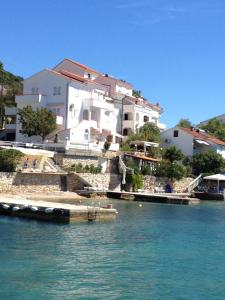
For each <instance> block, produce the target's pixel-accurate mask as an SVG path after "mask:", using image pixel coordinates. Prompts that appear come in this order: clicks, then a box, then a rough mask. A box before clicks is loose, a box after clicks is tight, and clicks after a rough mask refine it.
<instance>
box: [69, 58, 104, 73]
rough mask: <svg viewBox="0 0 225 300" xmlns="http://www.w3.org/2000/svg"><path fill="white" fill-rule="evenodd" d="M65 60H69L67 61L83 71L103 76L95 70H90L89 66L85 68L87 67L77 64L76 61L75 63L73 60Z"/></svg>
mask: <svg viewBox="0 0 225 300" xmlns="http://www.w3.org/2000/svg"><path fill="white" fill-rule="evenodd" d="M64 60H67V61H69V62H71V63H73V64H75V65H77V66H78V67H80V68H82V69H83V70H85V71H87V72H90V73H94V74H97V75H101V73H99V72H97V71H95V70H93V69H91V68H89V67H88V66H85V65H83V64H81V63H79V62H76V61H74V60H72V59H69V58H65V59H64Z"/></svg>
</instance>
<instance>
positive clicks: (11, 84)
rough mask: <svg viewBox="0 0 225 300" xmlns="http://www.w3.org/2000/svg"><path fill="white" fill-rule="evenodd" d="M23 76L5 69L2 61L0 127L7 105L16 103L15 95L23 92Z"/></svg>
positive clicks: (0, 73) (0, 64) (0, 72)
mask: <svg viewBox="0 0 225 300" xmlns="http://www.w3.org/2000/svg"><path fill="white" fill-rule="evenodd" d="M22 81H23V78H22V77H20V76H15V75H13V74H12V73H10V72H7V71H6V70H4V66H3V63H2V62H1V61H0V128H2V126H3V120H4V108H5V106H14V105H15V95H17V94H20V93H22V90H23V84H22Z"/></svg>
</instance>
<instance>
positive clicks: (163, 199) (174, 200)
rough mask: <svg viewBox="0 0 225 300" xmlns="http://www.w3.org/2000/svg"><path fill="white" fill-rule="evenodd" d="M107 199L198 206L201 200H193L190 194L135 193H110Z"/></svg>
mask: <svg viewBox="0 0 225 300" xmlns="http://www.w3.org/2000/svg"><path fill="white" fill-rule="evenodd" d="M107 197H109V198H116V199H126V200H134V201H143V202H153V203H168V204H182V205H190V204H198V203H200V201H199V199H197V198H191V194H190V193H179V194H178V193H168V194H167V193H162V194H160V193H154V194H150V193H135V192H114V191H108V192H107Z"/></svg>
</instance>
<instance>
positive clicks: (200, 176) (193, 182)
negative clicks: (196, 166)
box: [187, 174, 202, 193]
mask: <svg viewBox="0 0 225 300" xmlns="http://www.w3.org/2000/svg"><path fill="white" fill-rule="evenodd" d="M201 181H202V174H200V175H199V176H198V177H197V178H195V179H194V180H193V181H192V182H191V183H190V184H189V185H188V187H187V192H189V193H191V192H192V191H193V189H194V188H196V186H198V185H199V183H200V182H201Z"/></svg>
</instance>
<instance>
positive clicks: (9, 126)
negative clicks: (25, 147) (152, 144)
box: [5, 124, 16, 130]
mask: <svg viewBox="0 0 225 300" xmlns="http://www.w3.org/2000/svg"><path fill="white" fill-rule="evenodd" d="M5 129H6V130H16V124H5Z"/></svg>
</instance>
